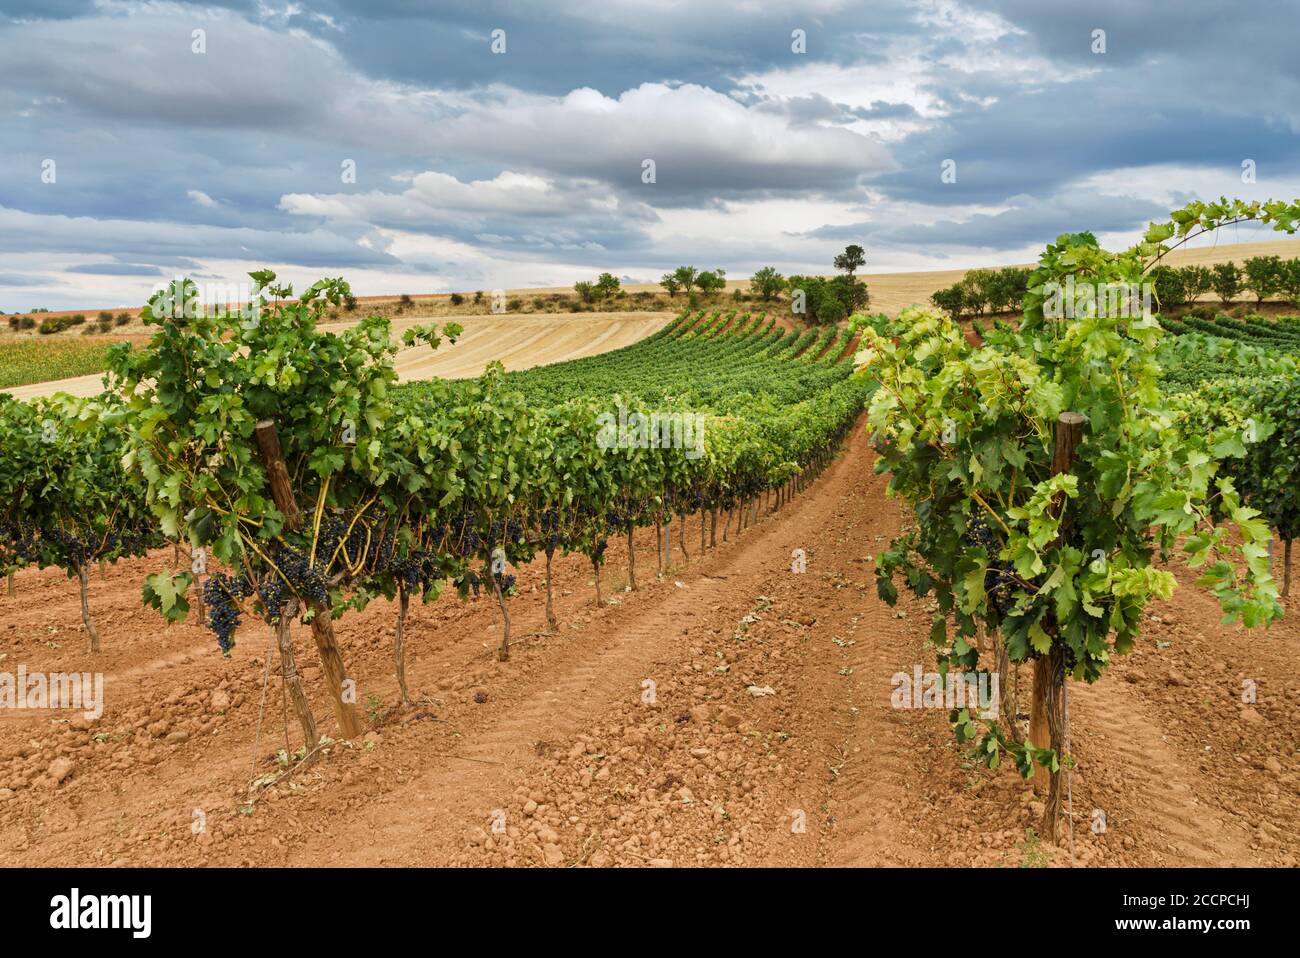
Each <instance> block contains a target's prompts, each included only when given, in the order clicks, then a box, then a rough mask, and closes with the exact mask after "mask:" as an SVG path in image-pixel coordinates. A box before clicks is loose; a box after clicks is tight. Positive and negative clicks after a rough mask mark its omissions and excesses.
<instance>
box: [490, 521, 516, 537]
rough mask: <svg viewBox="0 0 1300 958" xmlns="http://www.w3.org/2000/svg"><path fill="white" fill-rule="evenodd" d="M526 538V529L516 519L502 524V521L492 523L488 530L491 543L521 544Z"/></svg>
mask: <svg viewBox="0 0 1300 958" xmlns="http://www.w3.org/2000/svg"><path fill="white" fill-rule="evenodd" d="M523 538H524V527H523V525H522V524H521V523H520V522H519V521H518V520H515V519H510V520H508V521H506V522H502V521H501V520H500V519H498V520H496V521H495V522H493V523H492V525H491V527H490V528H489V530H488V541H489V542H521V541H522V540H523Z"/></svg>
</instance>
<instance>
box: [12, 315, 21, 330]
mask: <svg viewBox="0 0 1300 958" xmlns="http://www.w3.org/2000/svg"><path fill="white" fill-rule="evenodd" d="M19 323H20V320H19V317H17V316H10V317H9V328H10V329H17V328H18V326H19Z"/></svg>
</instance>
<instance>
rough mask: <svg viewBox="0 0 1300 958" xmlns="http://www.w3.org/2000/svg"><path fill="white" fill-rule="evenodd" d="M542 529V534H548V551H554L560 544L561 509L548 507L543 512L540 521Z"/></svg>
mask: <svg viewBox="0 0 1300 958" xmlns="http://www.w3.org/2000/svg"><path fill="white" fill-rule="evenodd" d="M538 524H539V525H540V527H541V530H542V535H544V536H546V551H547V552H554V551H555V550H556V548H557V547H558V546H559V544H560V528H561V519H560V510H558V509H547V510H546V511H545V512H543V513H542V516H541V519H540V520H539V523H538Z"/></svg>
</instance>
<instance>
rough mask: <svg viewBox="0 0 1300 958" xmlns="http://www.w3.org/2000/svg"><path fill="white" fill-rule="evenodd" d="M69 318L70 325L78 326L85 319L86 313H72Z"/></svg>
mask: <svg viewBox="0 0 1300 958" xmlns="http://www.w3.org/2000/svg"><path fill="white" fill-rule="evenodd" d="M69 318H70V319H71V320H72V325H73V326H80V325H81V324H82V323H84V322H85V321H86V314H85V313H73V314H72V316H71V317H69Z"/></svg>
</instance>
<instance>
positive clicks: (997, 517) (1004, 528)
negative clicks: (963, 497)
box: [970, 489, 1011, 535]
mask: <svg viewBox="0 0 1300 958" xmlns="http://www.w3.org/2000/svg"><path fill="white" fill-rule="evenodd" d="M970 496H971V498H972V499H974V500H975V501H976V502H978V503H979V504H980V505H981V506H983V507H984V510H985V511H986V512H987V513H988V514H989V515H991V516H992V517H993V519H994V521H995V522H997V524H998V525H1000V526H1001V527H1002V531H1003V532H1005V533H1006V534H1007V535H1011V529H1010V528H1008V526H1007V524H1006V523H1005V522H1003V521H1002V517H1001V516H1000V515H998V514H997V513H996V512H994V511H993V509H992V508H991V507H990V506H989V504H988V503H987V502H985V501H984V499H983V498H982V497H981V496H980V494H979V493H978V492H976V491H975V490H974V489H972V490H971V493H970Z"/></svg>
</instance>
